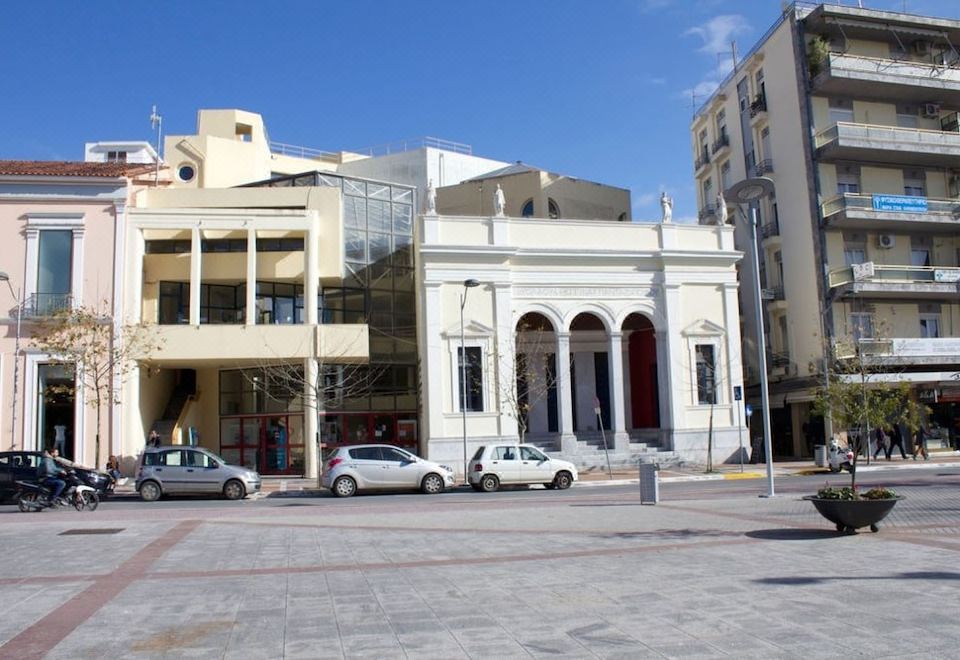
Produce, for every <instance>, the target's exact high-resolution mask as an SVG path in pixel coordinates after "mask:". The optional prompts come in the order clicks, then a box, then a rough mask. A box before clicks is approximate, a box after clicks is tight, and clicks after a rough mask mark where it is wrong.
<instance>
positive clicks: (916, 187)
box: [903, 170, 927, 197]
mask: <svg viewBox="0 0 960 660" xmlns="http://www.w3.org/2000/svg"><path fill="white" fill-rule="evenodd" d="M926 183H927V182H926V176H925V172H924V171H923V170H904V171H903V194H904V195H910V196H913V197H925V196H926V194H927V185H926Z"/></svg>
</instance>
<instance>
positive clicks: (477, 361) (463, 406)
mask: <svg viewBox="0 0 960 660" xmlns="http://www.w3.org/2000/svg"><path fill="white" fill-rule="evenodd" d="M463 350H464V349H461V348H460V347H459V346H458V347H457V375H458V376H459V378H458V381H457V385H458V389H457V392H459V393H460V396H461V397H462V396H463V394H464V392H465V393H466V401H465V402H464V401H461V402H460V410H461V411H463V410H466V411H468V412H483V364H482V362H481V360H482V357H483V351H482V349H481V348H480V347H479V346H467V347H465V350H466V360H465V361H464V353H463ZM464 378H466V385H464Z"/></svg>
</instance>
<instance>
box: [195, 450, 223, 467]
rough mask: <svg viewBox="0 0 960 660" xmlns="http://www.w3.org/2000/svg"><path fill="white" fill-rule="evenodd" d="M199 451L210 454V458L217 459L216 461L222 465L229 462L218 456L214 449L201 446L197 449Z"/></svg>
mask: <svg viewBox="0 0 960 660" xmlns="http://www.w3.org/2000/svg"><path fill="white" fill-rule="evenodd" d="M197 451H199V452H200V453H201V454H206V455H207V456H209V457H210V458H212V459H213V460H215V461H216V462H217V463H219V464H220V465H226V464H227V462H226V461H225V460H223V459H222V458H220V456H218V455H217V454H214V453H213V452H212V451H210V450H209V449H202V448H199V449H197Z"/></svg>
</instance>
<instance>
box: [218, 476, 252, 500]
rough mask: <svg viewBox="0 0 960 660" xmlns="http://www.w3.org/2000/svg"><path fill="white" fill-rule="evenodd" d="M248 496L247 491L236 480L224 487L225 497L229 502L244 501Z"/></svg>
mask: <svg viewBox="0 0 960 660" xmlns="http://www.w3.org/2000/svg"><path fill="white" fill-rule="evenodd" d="M246 494H247V489H246V488H244V487H243V484H242V483H240V482H239V481H237V480H236V479H231V480H230V481H228V482H227V483H225V484H224V485H223V496H224V497H226V498H227V499H228V500H242V499H243V498H244V496H245V495H246Z"/></svg>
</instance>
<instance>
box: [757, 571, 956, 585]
mask: <svg viewBox="0 0 960 660" xmlns="http://www.w3.org/2000/svg"><path fill="white" fill-rule="evenodd" d="M839 580H960V573H951V572H946V571H916V572H911V573H893V574H890V575H865V576H849V575H830V576H812V575H811V576H807V577H800V576H792V575H791V576H784V577H769V578H760V579H757V580H753V582H757V583H759V584H781V585H802V584H823V583H826V582H834V581H839Z"/></svg>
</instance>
